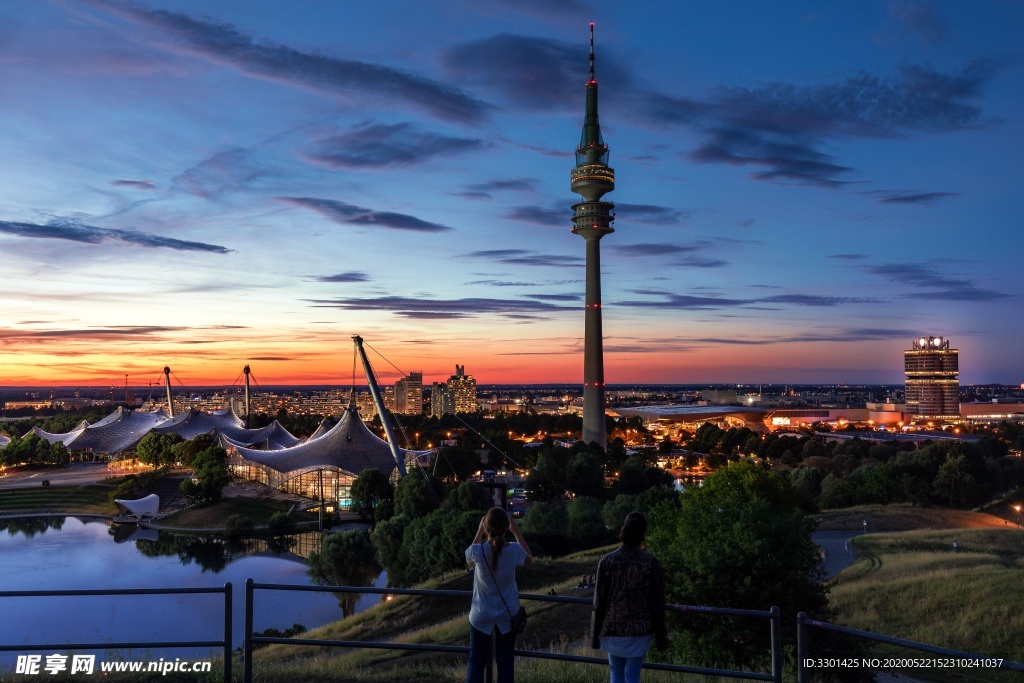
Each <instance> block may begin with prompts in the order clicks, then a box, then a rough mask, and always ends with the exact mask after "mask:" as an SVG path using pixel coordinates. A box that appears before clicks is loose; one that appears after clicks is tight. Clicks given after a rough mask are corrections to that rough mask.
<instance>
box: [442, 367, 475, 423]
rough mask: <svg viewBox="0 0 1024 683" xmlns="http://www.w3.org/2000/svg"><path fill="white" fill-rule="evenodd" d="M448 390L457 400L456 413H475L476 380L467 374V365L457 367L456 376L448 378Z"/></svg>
mask: <svg viewBox="0 0 1024 683" xmlns="http://www.w3.org/2000/svg"><path fill="white" fill-rule="evenodd" d="M448 390H449V391H450V392H452V396H453V397H454V400H455V412H456V413H475V412H476V411H477V406H476V379H474V377H473V375H467V374H466V366H465V365H456V366H455V374H454V375H452V376H451V377H449V378H448Z"/></svg>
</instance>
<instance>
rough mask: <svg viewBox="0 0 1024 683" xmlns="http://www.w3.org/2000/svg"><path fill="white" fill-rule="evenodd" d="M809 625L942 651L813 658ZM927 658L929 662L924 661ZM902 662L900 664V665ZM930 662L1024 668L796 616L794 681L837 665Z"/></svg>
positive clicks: (802, 681)
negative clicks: (918, 654)
mask: <svg viewBox="0 0 1024 683" xmlns="http://www.w3.org/2000/svg"><path fill="white" fill-rule="evenodd" d="M810 628H818V629H822V630H824V631H833V632H835V633H843V634H845V635H848V636H853V637H855V638H861V639H864V640H870V641H874V642H876V643H886V644H887V645H897V646H899V647H905V648H908V649H911V650H918V651H920V652H928V653H930V654H933V655H941V656H942V659H938V660H936V659H934V658H931V659H917V658H904V657H850V658H846V659H839V658H812V657H808V656H807V655H808V652H807V644H808V630H809V629H810ZM925 662H930V663H931V664H925ZM901 663H903V666H901ZM928 666H933V667H934V668H957V669H960V668H964V667H974V666H977V667H979V668H986V669H1009V670H1010V671H1024V664H1021V663H1020V662H1013V661H1010V660H1008V659H1003V658H999V657H989V656H986V655H979V654H975V653H973V652H963V651H961V650H952V649H950V648H945V647H938V646H937V645H927V644H925V643H917V642H914V641H912V640H903V639H902V638H893V637H891V636H883V635H880V634H878V633H872V632H870V631H859V630H857V629H855V628H849V627H847V626H839V625H837V624H830V623H828V622H825V621H817V620H815V619H810V618H808V616H807V615H806V614H805V613H803V612H800V613H799V614H798V615H797V617H796V681H797V683H808V674H809V673H810V672H811V671H813V670H815V669H822V670H828V669H833V670H834V669H838V668H870V669H874V670H877V669H882V668H885V669H890V668H891V669H900V668H914V669H921V668H924V667H928Z"/></svg>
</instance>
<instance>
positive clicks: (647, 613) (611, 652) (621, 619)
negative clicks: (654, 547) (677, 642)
mask: <svg viewBox="0 0 1024 683" xmlns="http://www.w3.org/2000/svg"><path fill="white" fill-rule="evenodd" d="M646 534H647V519H646V518H645V517H644V516H643V514H642V513H639V512H631V513H629V514H628V515H626V521H625V522H624V523H623V525H622V531H621V532H620V538H621V539H622V545H621V546H620V547H619V548H618V549H617V550H615V551H613V552H610V553H608V554H607V555H605V556H604V557H602V558H601V561H600V562H599V563H598V565H597V586H596V587H595V588H594V610H593V612H592V613H591V620H590V641H591V647H593V648H594V649H595V650H596V649H600V650H604V651H605V652H607V653H608V668H609V670H610V672H611V683H639V681H640V668H641V667H642V666H643V663H644V656H645V655H646V654H647V648H648V647H650V644H651V638H652V637H653V638H654V642H655V645H656V647H657V648H658V649H659V650H661V649H664V648H665V647H666V645H667V644H668V641H667V639H666V637H665V576H664V574H662V571H661V565H660V564H658V559H657V558H656V557H654V555H652V554H650V553H649V552H647V551H646V550H644V536H645V535H646Z"/></svg>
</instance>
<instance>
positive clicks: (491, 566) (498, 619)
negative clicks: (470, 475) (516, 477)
mask: <svg viewBox="0 0 1024 683" xmlns="http://www.w3.org/2000/svg"><path fill="white" fill-rule="evenodd" d="M509 531H511V532H512V536H513V537H515V541H514V542H511V543H510V542H509V541H508V540H507V539H506V538H505V536H506V534H507V533H508V532H509ZM531 562H533V554H532V553H531V552H530V546H528V545H527V544H526V539H524V538H523V534H522V533H521V532H520V531H519V526H518V525H516V523H515V521H514V520H513V519H512V518H511V517H509V516H508V513H507V512H505V510H503V509H502V508H499V507H496V508H491V509H490V510H488V511H487V514H485V515H484V516H483V517H482V518H481V519H480V526H479V527H477V530H476V537H475V538H474V539H473V544H472V545H470V546H469V547H468V548H466V563H467V564H469V566H470V567H473V568H474V570H473V604H472V607H471V608H470V610H469V666H468V667H467V668H466V683H483V680H484V667H485V666H486V665H487V660H488V658H489V657H490V654H491V634H492V633H494V632H495V631H497V633H495V660H496V662H497V670H498V683H513V682H514V681H515V669H514V668H513V657H514V651H515V641H516V634H515V633H514V632H513V631H512V615H513V614H515V613H516V612H517V611H519V587H518V586H517V585H516V567H519V566H527V565H529V564H530V563H531Z"/></svg>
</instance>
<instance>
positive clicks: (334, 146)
mask: <svg viewBox="0 0 1024 683" xmlns="http://www.w3.org/2000/svg"><path fill="white" fill-rule="evenodd" d="M413 140H414V141H415V143H414V144H411V143H410V141H413ZM486 146H487V143H485V142H484V141H483V140H480V139H478V138H456V137H450V136H447V135H441V134H439V133H431V132H430V131H426V130H423V129H421V128H420V127H419V126H416V125H413V124H411V123H393V124H384V123H362V124H359V125H357V126H354V127H353V128H352V129H351V130H349V131H348V132H347V133H343V134H342V135H336V136H333V137H329V138H325V139H323V140H320V141H318V142H317V143H316V144H315V147H314V149H313V150H311V151H309V152H307V153H306V155H305V156H306V158H308V159H310V160H311V161H315V162H317V163H320V164H323V165H325V166H328V167H330V168H355V169H359V168H394V167H403V166H413V165H415V164H419V163H422V162H425V161H430V160H431V159H435V158H437V157H441V156H447V155H450V154H458V153H460V152H466V151H471V150H475V149H481V148H483V147H486Z"/></svg>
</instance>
